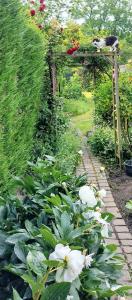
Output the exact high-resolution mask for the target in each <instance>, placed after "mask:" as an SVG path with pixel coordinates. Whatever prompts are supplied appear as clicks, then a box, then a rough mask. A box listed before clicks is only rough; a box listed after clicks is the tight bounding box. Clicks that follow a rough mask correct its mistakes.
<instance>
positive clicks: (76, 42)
mask: <svg viewBox="0 0 132 300" xmlns="http://www.w3.org/2000/svg"><path fill="white" fill-rule="evenodd" d="M72 45H73V47H71V48H70V49H68V50H67V52H66V53H67V54H69V55H72V54H73V53H74V52H75V51H77V50H78V49H79V47H80V44H79V42H78V41H76V40H74V39H73V40H72Z"/></svg>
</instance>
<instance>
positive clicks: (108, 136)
mask: <svg viewBox="0 0 132 300" xmlns="http://www.w3.org/2000/svg"><path fill="white" fill-rule="evenodd" d="M88 143H89V144H90V146H91V149H92V151H93V153H94V154H95V155H98V156H101V157H104V158H108V159H109V158H114V155H115V150H114V149H115V145H114V132H113V130H112V129H111V128H109V127H99V128H96V130H95V131H94V132H93V134H92V136H91V137H89V139H88Z"/></svg>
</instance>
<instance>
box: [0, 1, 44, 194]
mask: <svg viewBox="0 0 132 300" xmlns="http://www.w3.org/2000/svg"><path fill="white" fill-rule="evenodd" d="M0 9H1V12H2V17H1V18H0V27H1V32H2V36H1V45H0V53H1V83H0V96H1V102H0V124H1V126H0V139H1V143H0V148H1V149H0V150H1V151H0V173H1V174H2V175H1V182H0V184H1V185H3V186H5V188H6V187H7V186H8V185H9V183H10V178H11V176H12V174H17V175H20V174H22V173H24V172H25V169H26V165H27V160H28V159H30V156H31V150H32V147H33V135H34V132H35V125H36V120H37V118H38V112H39V107H40V99H41V88H42V79H43V72H44V43H43V36H42V34H41V32H40V31H39V29H38V28H37V27H36V25H33V24H32V25H31V24H30V22H29V20H27V18H26V16H25V14H24V12H23V11H22V10H20V6H19V1H17V0H12V1H9V0H5V1H4V3H3V1H2V0H0Z"/></svg>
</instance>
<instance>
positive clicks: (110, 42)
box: [92, 35, 119, 52]
mask: <svg viewBox="0 0 132 300" xmlns="http://www.w3.org/2000/svg"><path fill="white" fill-rule="evenodd" d="M92 45H93V46H95V47H96V48H97V49H98V50H100V49H102V48H105V47H109V46H110V48H111V51H114V52H116V51H118V50H119V41H118V38H117V37H116V36H114V35H111V36H108V37H106V38H102V39H99V38H95V39H93V42H92Z"/></svg>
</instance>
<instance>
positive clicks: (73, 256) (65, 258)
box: [49, 244, 85, 282]
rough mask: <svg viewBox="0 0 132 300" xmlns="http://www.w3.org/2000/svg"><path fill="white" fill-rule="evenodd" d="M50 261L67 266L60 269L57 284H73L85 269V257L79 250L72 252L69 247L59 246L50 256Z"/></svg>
mask: <svg viewBox="0 0 132 300" xmlns="http://www.w3.org/2000/svg"><path fill="white" fill-rule="evenodd" d="M49 259H50V260H57V261H60V262H64V263H65V265H64V266H63V267H60V268H59V269H58V270H57V272H56V281H57V282H63V281H66V282H72V281H73V280H75V279H76V278H77V277H78V276H79V275H80V273H81V272H82V269H83V267H84V262H85V256H84V255H82V253H81V251H79V250H71V249H70V248H69V246H64V245H62V244H58V245H56V247H55V251H54V252H53V253H51V254H50V256H49Z"/></svg>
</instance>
